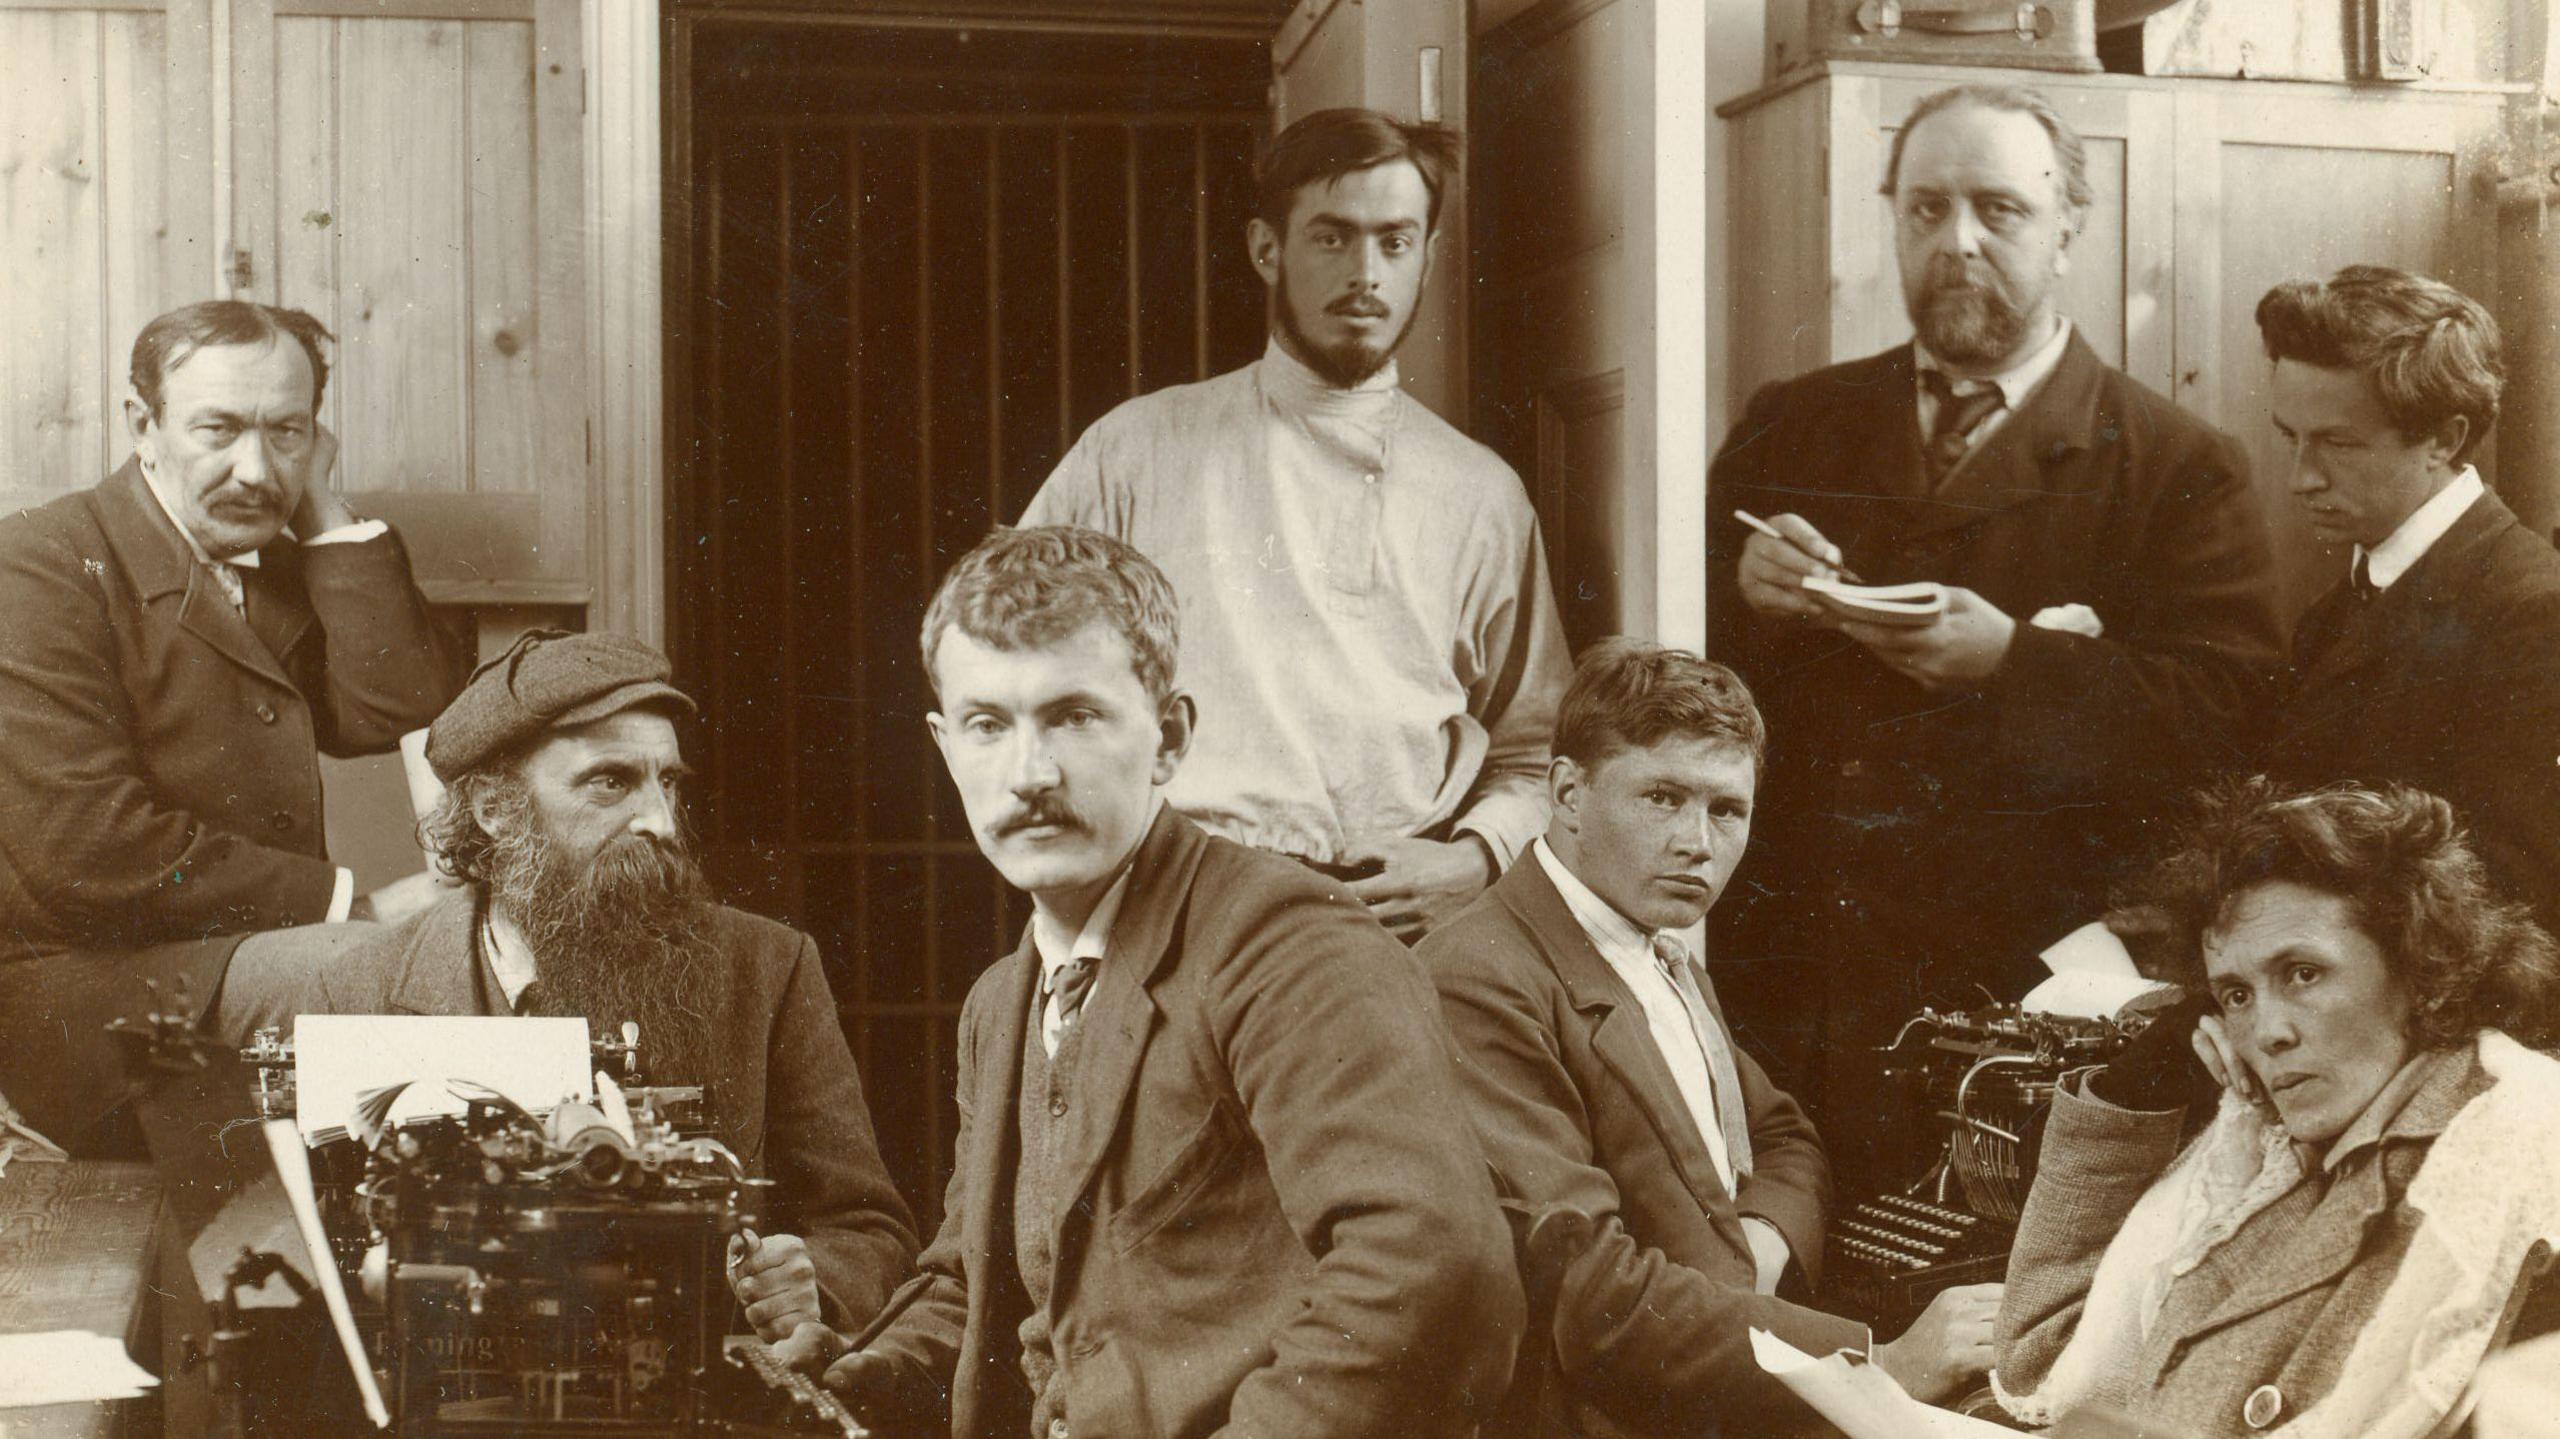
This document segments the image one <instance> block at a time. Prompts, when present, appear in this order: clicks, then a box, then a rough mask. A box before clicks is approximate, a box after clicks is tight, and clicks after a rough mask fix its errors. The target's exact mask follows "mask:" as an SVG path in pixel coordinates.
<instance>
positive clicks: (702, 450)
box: [687, 130, 742, 845]
mask: <svg viewBox="0 0 2560 1439" xmlns="http://www.w3.org/2000/svg"><path fill="white" fill-rule="evenodd" d="M709 138H710V143H709V144H707V145H705V146H704V147H703V162H702V212H703V215H702V277H701V285H700V289H701V295H702V297H703V298H702V300H700V301H697V302H696V303H695V307H694V310H695V313H696V314H698V315H700V316H701V317H702V331H703V338H702V351H703V361H704V363H703V366H702V370H701V381H700V388H701V393H702V394H703V396H704V397H705V399H706V401H707V407H708V409H709V410H710V421H711V423H710V424H709V425H708V426H706V427H705V432H704V434H703V436H702V440H701V443H700V444H699V445H698V446H697V448H696V451H695V469H694V473H695V474H696V475H697V476H699V480H698V481H697V489H696V494H695V499H694V503H693V504H692V505H691V506H690V507H689V508H691V510H692V512H693V521H694V525H695V527H696V528H695V532H694V534H693V535H691V536H690V537H688V539H687V545H688V548H690V549H692V550H693V551H694V552H695V553H696V554H699V555H700V556H701V565H700V567H699V569H698V570H697V571H696V573H698V574H699V575H701V577H702V591H701V593H700V594H699V595H697V596H696V597H695V598H696V599H697V600H698V601H699V603H697V604H696V605H695V606H694V608H695V609H697V610H699V611H700V612H701V615H702V622H703V629H702V642H701V643H700V644H697V645H696V646H694V654H695V656H696V658H697V659H698V660H699V662H700V663H701V664H702V665H703V666H704V667H705V669H706V670H707V671H708V673H707V674H705V675H704V676H703V680H702V683H703V684H704V686H705V690H706V693H707V694H708V696H709V698H710V700H711V703H712V704H713V705H714V706H715V708H714V710H713V711H712V712H713V713H715V714H717V713H720V712H721V710H722V709H725V708H726V701H727V699H728V695H729V646H728V645H727V644H726V643H725V640H726V638H727V636H726V635H725V634H724V633H723V631H722V626H721V625H720V624H719V623H718V616H720V615H721V614H722V613H723V610H722V607H721V600H722V598H723V591H724V590H725V589H726V588H727V584H728V573H729V571H728V558H729V553H728V551H729V545H728V537H727V536H726V535H725V534H723V533H722V527H721V525H720V495H721V491H722V489H723V487H725V486H726V485H727V483H728V479H729V464H728V461H729V455H728V445H727V442H726V436H727V435H728V433H729V386H730V384H731V383H732V381H733V377H732V375H731V373H730V370H729V324H728V314H729V311H728V307H727V306H726V305H724V304H721V303H719V302H718V301H719V298H720V296H721V295H722V294H724V293H725V292H726V288H727V285H728V279H729V277H728V275H727V273H726V272H725V268H724V265H723V261H724V260H725V259H726V258H727V247H726V246H725V245H724V244H723V243H722V234H723V226H724V223H725V220H726V216H725V214H724V213H723V212H724V210H725V207H726V199H727V197H726V195H725V193H724V187H723V183H722V182H723V180H724V178H725V171H724V167H723V165H722V163H721V162H722V159H723V157H725V156H726V155H727V153H728V148H729V143H730V142H729V137H728V134H727V133H726V132H723V131H719V130H714V131H713V132H712V133H711V135H710V137H709ZM713 733H714V734H715V735H716V733H717V732H716V731H714V732H713ZM731 748H732V747H731V746H730V745H727V744H721V743H718V742H717V741H716V739H715V741H714V743H713V745H712V749H711V791H712V794H713V795H714V796H715V797H717V799H718V800H719V804H718V806H717V807H716V808H715V810H714V811H713V821H714V824H713V830H712V836H711V838H712V842H713V843H715V844H723V845H726V844H734V843H737V842H738V839H739V837H740V834H741V829H742V827H741V826H740V825H738V824H737V823H736V822H735V821H734V820H732V819H731V817H730V814H731V811H732V810H733V809H735V808H736V803H735V800H734V798H733V797H734V796H735V795H736V794H737V792H738V791H737V781H736V773H737V765H736V763H735V762H734V761H733V760H732V759H731V758H730V751H731Z"/></svg>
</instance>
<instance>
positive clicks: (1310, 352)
mask: <svg viewBox="0 0 2560 1439" xmlns="http://www.w3.org/2000/svg"><path fill="white" fill-rule="evenodd" d="M1271 314H1272V321H1273V323H1275V324H1277V325H1278V326H1279V327H1280V335H1281V338H1283V339H1285V340H1287V341H1288V342H1289V352H1290V353H1291V354H1293V355H1296V356H1297V357H1298V359H1299V360H1300V361H1301V362H1303V363H1304V364H1305V365H1306V367H1307V368H1308V369H1310V370H1313V371H1315V372H1316V375H1317V376H1318V378H1320V379H1322V380H1323V381H1324V382H1325V383H1326V384H1328V385H1331V386H1333V387H1334V388H1335V389H1338V390H1348V389H1351V388H1354V387H1355V386H1358V385H1360V384H1361V383H1363V382H1365V381H1367V380H1368V379H1370V378H1371V377H1372V376H1374V375H1376V374H1377V373H1378V372H1379V371H1380V370H1383V369H1385V368H1386V367H1387V361H1389V360H1390V359H1393V358H1394V357H1395V353H1396V347H1397V346H1399V345H1402V344H1403V343H1404V337H1405V336H1407V335H1409V334H1411V333H1413V322H1414V321H1415V320H1416V319H1418V318H1420V317H1421V314H1422V307H1421V306H1419V305H1416V306H1415V307H1414V308H1413V309H1411V310H1408V311H1406V312H1405V317H1404V323H1403V324H1401V325H1399V326H1397V327H1396V332H1395V334H1394V335H1392V336H1390V337H1389V338H1388V340H1387V342H1386V343H1385V344H1383V345H1381V344H1377V343H1375V342H1373V341H1369V340H1361V339H1345V340H1338V341H1335V342H1334V343H1333V344H1330V345H1327V344H1323V343H1320V342H1319V341H1318V340H1317V339H1316V337H1315V336H1313V335H1310V334H1308V333H1307V332H1306V329H1305V327H1304V326H1302V325H1300V324H1299V323H1298V307H1297V306H1296V305H1295V304H1294V303H1292V302H1291V300H1290V298H1289V276H1288V273H1287V272H1286V271H1283V272H1281V275H1280V281H1279V283H1278V284H1277V285H1275V286H1273V287H1272V292H1271Z"/></svg>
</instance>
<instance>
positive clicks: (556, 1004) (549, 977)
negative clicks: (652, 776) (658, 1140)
mask: <svg viewBox="0 0 2560 1439" xmlns="http://www.w3.org/2000/svg"><path fill="white" fill-rule="evenodd" d="M493 841H494V844H493V849H492V854H491V864H490V867H489V894H490V897H491V900H492V901H493V902H494V903H496V904H498V905H500V906H502V907H503V908H504V910H505V912H506V915H507V917H508V918H509V919H510V920H512V921H513V922H514V923H515V925H516V927H517V929H518V930H520V931H521V932H522V933H523V935H524V938H525V942H526V943H527V944H528V945H529V946H530V947H531V948H532V950H533V953H534V955H535V957H536V962H537V964H538V965H539V971H538V973H537V975H536V977H535V985H534V998H533V1001H532V1004H531V1006H530V1012H532V1013H536V1014H545V1015H559V1016H564V1017H567V1018H572V1019H584V1020H586V1021H587V1024H588V1027H589V1030H590V1032H592V1033H593V1034H594V1035H595V1036H597V1037H598V1038H602V1037H605V1036H608V1035H614V1034H617V1033H618V1032H619V1031H620V1029H621V1027H622V1025H623V1024H624V1022H626V1021H629V1022H632V1023H636V1024H638V1025H639V1026H640V1059H641V1065H642V1068H643V1069H644V1071H645V1072H646V1074H647V1076H648V1078H649V1080H650V1082H651V1083H654V1084H679V1083H696V1084H700V1083H708V1082H710V1080H711V1079H712V1077H713V1076H712V1073H711V1064H710V1062H709V1061H710V1059H711V1055H710V1052H709V1051H710V1044H711V1036H712V1034H713V1033H715V1032H716V1031H717V1029H718V1026H719V1020H720V1019H721V1018H722V1016H723V1015H724V1014H725V1013H726V1010H727V1007H728V1003H729V984H728V973H727V967H726V965H725V963H724V962H723V959H722V957H721V955H720V952H719V950H718V949H717V948H716V947H715V946H714V945H713V943H712V939H711V918H712V915H713V913H714V906H713V904H712V902H711V897H710V887H709V885H708V884H707V883H706V882H705V881H704V879H703V877H702V870H701V867H700V866H699V865H697V864H696V863H695V862H694V859H693V857H692V855H691V854H689V853H688V852H687V851H686V850H685V848H684V847H683V846H682V845H681V844H680V843H669V842H662V841H659V840H654V839H649V838H646V837H644V836H639V835H631V836H626V837H624V838H622V839H618V840H615V841H614V842H613V843H612V844H610V845H607V846H606V847H605V848H604V849H603V850H602V851H601V852H599V853H598V854H597V855H596V856H595V857H594V859H593V860H592V861H581V860H580V859H578V858H577V857H576V856H573V855H568V854H564V853H562V852H561V851H560V850H559V849H558V848H557V847H556V846H554V845H551V844H549V843H547V842H545V841H544V840H543V839H542V837H541V836H539V835H538V834H535V833H532V832H531V829H530V827H527V828H525V829H518V830H515V831H513V832H510V833H501V834H498V835H494V836H493Z"/></svg>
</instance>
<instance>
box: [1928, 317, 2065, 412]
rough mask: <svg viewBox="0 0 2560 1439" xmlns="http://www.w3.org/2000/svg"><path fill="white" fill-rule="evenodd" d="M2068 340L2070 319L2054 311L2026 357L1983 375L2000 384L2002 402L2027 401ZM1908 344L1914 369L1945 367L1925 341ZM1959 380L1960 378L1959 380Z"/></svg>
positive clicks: (2056, 362) (2054, 365)
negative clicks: (2040, 340) (2048, 330)
mask: <svg viewBox="0 0 2560 1439" xmlns="http://www.w3.org/2000/svg"><path fill="white" fill-rule="evenodd" d="M2070 344H2071V321H2070V320H2068V319H2066V318H2064V317H2063V316H2060V315H2056V316H2054V317H2053V333H2052V334H2051V335H2050V336H2048V337H2047V338H2046V339H2045V342H2044V343H2043V344H2041V345H2038V346H2036V347H2035V348H2034V349H2032V350H2030V351H2028V352H2027V356H2026V358H2025V359H2022V360H2020V361H2018V363H2016V364H2014V365H2011V366H2010V367H2009V368H2007V369H2005V370H2002V371H2001V372H2000V373H1998V374H1996V375H1986V376H1984V377H1983V378H1985V379H1988V380H1989V381H1990V382H1991V383H1992V384H1993V385H1995V386H1997V387H1998V388H1999V391H2000V400H2001V403H2003V404H2005V405H2006V406H2008V407H2009V408H2010V409H2012V410H2015V409H2017V408H2018V407H2019V406H2020V405H2023V404H2025V403H2026V399H2027V396H2028V395H2029V394H2031V393H2033V392H2034V390H2035V387H2036V386H2038V385H2041V384H2043V383H2044V382H2045V377H2046V376H2048V375H2051V374H2052V373H2053V372H2054V370H2055V369H2057V368H2059V367H2060V366H2061V364H2062V352H2063V351H2064V350H2066V349H2068V348H2069V347H2070ZM1911 348H1912V364H1913V367H1914V369H1915V370H1921V371H1926V370H1946V368H1947V366H1946V364H1945V362H1944V361H1941V360H1940V359H1939V358H1938V357H1937V356H1935V355H1933V354H1930V353H1929V347H1928V346H1927V345H1926V344H1924V343H1922V342H1921V341H1919V340H1917V339H1914V340H1913V341H1912V342H1911ZM1947 377H1948V378H1949V379H1955V375H1954V372H1952V371H1949V372H1948V376H1947ZM1958 383H1963V382H1962V381H1958Z"/></svg>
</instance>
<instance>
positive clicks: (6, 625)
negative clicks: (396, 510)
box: [0, 460, 469, 1142]
mask: <svg viewBox="0 0 2560 1439" xmlns="http://www.w3.org/2000/svg"><path fill="white" fill-rule="evenodd" d="M240 574H241V577H242V581H243V584H244V586H245V587H246V589H247V591H248V606H247V616H246V618H245V619H244V618H243V617H242V614H241V612H240V611H238V610H235V609H233V608H232V606H231V605H230V603H229V602H228V601H226V600H225V599H224V598H223V595H222V591H221V589H220V588H219V587H218V586H217V585H216V584H215V582H214V580H213V577H212V575H211V574H210V573H209V572H207V571H206V570H205V569H204V568H203V567H201V566H199V565H198V564H196V563H195V558H194V555H193V552H192V551H190V550H189V549H188V548H187V542H186V539H185V537H184V536H183V535H181V534H180V533H179V531H178V529H177V527H176V526H175V525H173V524H172V523H170V520H169V517H168V515H167V514H166V513H165V512H164V511H163V510H162V509H161V508H160V506H159V503H158V501H156V500H155V499H154V498H153V497H152V495H151V494H150V492H149V490H148V489H147V488H146V485H145V482H144V480H143V478H142V473H141V470H140V468H139V467H138V466H137V465H136V464H135V463H133V462H132V461H130V460H128V461H127V462H126V464H125V465H124V467H123V468H122V469H120V470H118V471H116V473H115V474H114V475H113V476H112V477H110V478H109V479H107V480H106V481H105V482H104V483H102V484H100V485H99V486H98V487H97V488H95V489H91V490H85V491H82V492H80V493H78V494H72V495H66V496H64V497H62V498H61V499H58V500H55V501H53V502H52V503H50V504H47V505H44V506H42V507H41V508H38V509H33V510H27V511H22V512H20V513H18V514H15V515H10V516H8V517H6V518H0V616H5V617H6V618H5V619H0V1090H6V1092H7V1093H8V1094H9V1096H10V1097H11V1099H12V1100H13V1101H14V1102H16V1103H17V1104H18V1106H19V1107H20V1108H21V1109H23V1110H25V1111H26V1112H27V1114H28V1116H29V1118H30V1119H31V1120H33V1121H34V1122H35V1123H36V1124H37V1127H38V1128H41V1129H47V1131H48V1132H50V1133H54V1134H56V1135H57V1137H59V1138H61V1139H63V1140H64V1141H65V1142H73V1141H74V1135H76V1134H77V1133H78V1132H79V1131H80V1130H81V1129H82V1128H84V1127H85V1126H86V1125H88V1124H89V1123H90V1122H91V1121H92V1120H94V1119H95V1118H96V1117H97V1116H98V1114H99V1113H101V1112H103V1111H104V1110H105V1109H106V1108H107V1107H108V1105H109V1104H111V1103H112V1102H113V1099H114V1096H115V1090H116V1087H117V1085H118V1083H119V1080H118V1078H117V1075H116V1062H115V1059H114V1057H113V1055H112V1054H111V1053H110V1052H108V1051H107V1050H106V1048H105V1041H104V1039H103V1037H101V1036H100V1035H99V1032H98V1031H99V1027H100V1026H101V1025H103V1024H104V1023H105V1022H106V1021H107V1020H109V1019H111V1018H114V1017H116V1016H118V1015H121V1014H123V1013H125V1012H127V1011H128V1010H131V1009H134V1008H136V1007H138V1005H139V1003H140V1002H141V1001H142V1000H143V998H144V990H143V988H142V984H141V981H143V980H145V979H150V980H154V981H156V982H158V983H160V984H161V985H162V988H163V991H164V998H166V997H167V996H168V994H169V992H170V991H172V990H173V988H174V986H175V985H177V984H178V983H179V982H180V981H184V982H185V984H186V986H187V989H188V991H189V994H190V996H191V998H192V999H193V1000H194V1001H195V1002H196V1003H197V1004H198V1005H202V1004H203V1003H205V1002H206V1001H208V1000H210V999H211V997H212V994H213V990H214V988H215V986H217V985H218V984H219V983H220V980H221V975H222V967H223V965H224V964H226V963H228V961H229V958H230V952H231V948H232V947H233V946H234V945H236V944H237V943H238V937H239V936H240V935H241V934H242V933H244V932H246V931H250V930H258V929H270V928H277V927H282V926H285V925H292V924H308V923H313V922H317V921H319V920H322V919H325V918H327V917H328V909H329V902H330V898H331V896H332V893H333V891H334V889H335V887H336V883H337V870H336V867H335V866H333V865H331V864H330V863H329V860H328V857H327V854H326V851H325V845H324V835H323V830H322V825H321V809H320V764H319V756H320V755H321V754H323V753H326V754H333V755H350V754H364V753H373V752H378V751H382V750H388V749H390V748H391V747H392V746H393V745H394V744H396V743H397V742H398V740H399V737H400V735H401V734H402V733H404V732H406V731H408V730H413V729H416V728H418V727H420V726H422V725H424V724H426V723H427V722H429V721H430V720H432V719H434V718H435V716H436V714H437V713H438V712H439V711H441V710H442V709H443V708H444V706H445V703H446V701H448V700H450V699H451V698H452V697H453V696H454V694H455V693H457V692H458V691H459V690H460V688H461V686H462V681H463V678H464V675H465V673H466V671H467V669H468V666H469V656H468V654H467V653H466V652H465V651H464V650H463V649H462V648H461V647H460V646H459V645H458V644H457V643H455V642H454V641H453V640H452V639H451V638H450V637H448V636H447V634H446V633H445V632H444V630H443V629H442V628H441V627H440V626H438V625H437V624H436V623H434V621H433V620H432V619H431V617H430V616H429V614H428V610H427V602H426V600H425V598H424V597H423V596H421V595H420V594H419V593H418V589H417V586H416V585H415V583H413V582H412V580H411V577H410V572H409V560H408V555H407V553H406V551H405V550H403V548H402V547H401V543H400V539H399V536H398V535H396V534H391V535H384V536H382V537H379V538H376V539H372V540H367V541H364V542H362V543H357V544H340V545H322V546H318V547H315V548H311V549H304V548H301V547H298V546H296V545H293V544H291V543H289V542H284V541H279V542H277V543H275V544H271V545H269V546H268V547H267V548H266V549H265V550H263V551H261V552H260V565H259V567H258V568H256V569H243V570H241V571H240Z"/></svg>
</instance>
